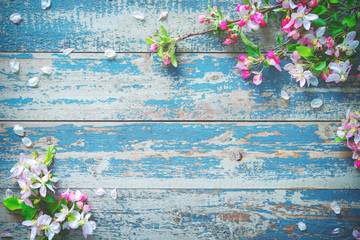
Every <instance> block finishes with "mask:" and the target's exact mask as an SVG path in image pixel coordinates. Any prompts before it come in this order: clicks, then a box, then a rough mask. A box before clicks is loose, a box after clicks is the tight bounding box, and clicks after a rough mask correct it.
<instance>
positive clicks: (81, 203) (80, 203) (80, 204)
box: [76, 201, 84, 209]
mask: <svg viewBox="0 0 360 240" xmlns="http://www.w3.org/2000/svg"><path fill="white" fill-rule="evenodd" d="M76 206H77V207H78V208H79V209H82V207H83V206H84V203H83V202H81V201H78V202H76Z"/></svg>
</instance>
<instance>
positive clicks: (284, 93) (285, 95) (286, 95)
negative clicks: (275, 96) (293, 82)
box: [281, 90, 290, 100]
mask: <svg viewBox="0 0 360 240" xmlns="http://www.w3.org/2000/svg"><path fill="white" fill-rule="evenodd" d="M281 97H282V98H283V99H285V100H289V99H290V96H289V94H288V93H287V92H286V91H284V90H281Z"/></svg>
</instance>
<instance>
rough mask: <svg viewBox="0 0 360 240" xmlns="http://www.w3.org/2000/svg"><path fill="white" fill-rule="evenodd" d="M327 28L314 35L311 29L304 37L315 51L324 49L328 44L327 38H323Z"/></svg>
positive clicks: (317, 31)
mask: <svg viewBox="0 0 360 240" xmlns="http://www.w3.org/2000/svg"><path fill="white" fill-rule="evenodd" d="M325 30H326V28H325V27H320V28H318V29H317V30H316V32H315V33H314V30H313V29H312V28H311V29H310V33H308V34H306V35H305V36H304V39H307V43H308V44H309V47H310V48H312V47H314V48H315V49H317V48H320V47H322V46H323V45H324V44H325V43H326V38H325V37H323V35H324V33H325Z"/></svg>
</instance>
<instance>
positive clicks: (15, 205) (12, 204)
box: [3, 197, 22, 211]
mask: <svg viewBox="0 0 360 240" xmlns="http://www.w3.org/2000/svg"><path fill="white" fill-rule="evenodd" d="M19 200H20V198H17V197H9V198H6V199H4V201H3V204H4V205H5V207H7V208H8V209H9V210H11V211H14V210H17V209H22V207H21V205H20V203H19Z"/></svg>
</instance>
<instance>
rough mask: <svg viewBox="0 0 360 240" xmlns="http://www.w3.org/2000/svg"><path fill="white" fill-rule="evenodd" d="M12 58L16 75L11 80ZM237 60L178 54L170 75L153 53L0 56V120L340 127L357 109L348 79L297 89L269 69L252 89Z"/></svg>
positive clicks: (357, 92) (357, 84) (354, 86)
mask: <svg viewBox="0 0 360 240" xmlns="http://www.w3.org/2000/svg"><path fill="white" fill-rule="evenodd" d="M14 57H17V58H19V62H20V68H21V69H20V73H19V74H12V73H10V69H9V62H10V60H11V59H13V58H14ZM236 57H237V55H236V54H181V55H179V67H178V68H173V67H164V66H163V65H162V63H161V62H160V61H159V58H158V57H157V56H155V55H154V54H152V55H150V54H119V55H118V58H117V59H116V60H114V61H109V60H106V59H104V58H105V57H104V55H103V54H72V55H71V56H70V57H66V58H63V57H60V56H59V55H54V54H32V55H29V54H25V55H24V54H20V55H16V54H10V55H5V54H2V58H1V59H0V86H2V88H0V104H1V106H2V107H1V108H0V119H3V120H65V121H66V120H141V121H142V120H230V121H233V120H245V121H249V120H256V121H262V120H266V121H284V120H286V121H289V120H292V121H304V120H305V121H307V120H310V121H313V120H325V121H331V120H332V121H339V120H341V119H342V118H344V116H345V112H346V110H347V109H352V110H356V109H359V99H360V81H358V80H356V77H355V74H356V73H355V72H353V73H352V74H351V77H350V79H349V80H348V81H346V82H344V83H340V84H335V83H325V82H324V81H323V80H320V84H319V86H318V87H317V88H314V87H309V88H308V87H304V88H300V87H299V86H298V84H297V83H296V82H295V80H293V79H291V78H290V77H289V74H288V73H287V72H278V71H277V70H275V69H271V70H270V71H268V70H265V71H264V74H263V75H264V76H263V83H262V84H261V85H259V86H256V85H254V84H253V83H252V79H242V78H241V76H239V73H238V71H237V70H236V68H235V63H236ZM281 65H282V66H284V65H285V62H284V63H282V64H281ZM43 66H51V67H52V69H53V74H52V75H51V76H50V77H47V76H44V75H43V74H41V73H40V67H43ZM31 77H39V78H40V83H39V87H38V88H30V87H28V86H27V81H28V79H29V78H31ZM281 90H286V91H287V92H288V93H289V94H290V100H289V101H286V100H284V99H282V98H281V96H280V92H281ZM315 98H320V99H322V100H323V102H324V105H323V106H322V107H321V108H320V109H313V108H311V106H310V102H311V101H312V100H313V99H315Z"/></svg>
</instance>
